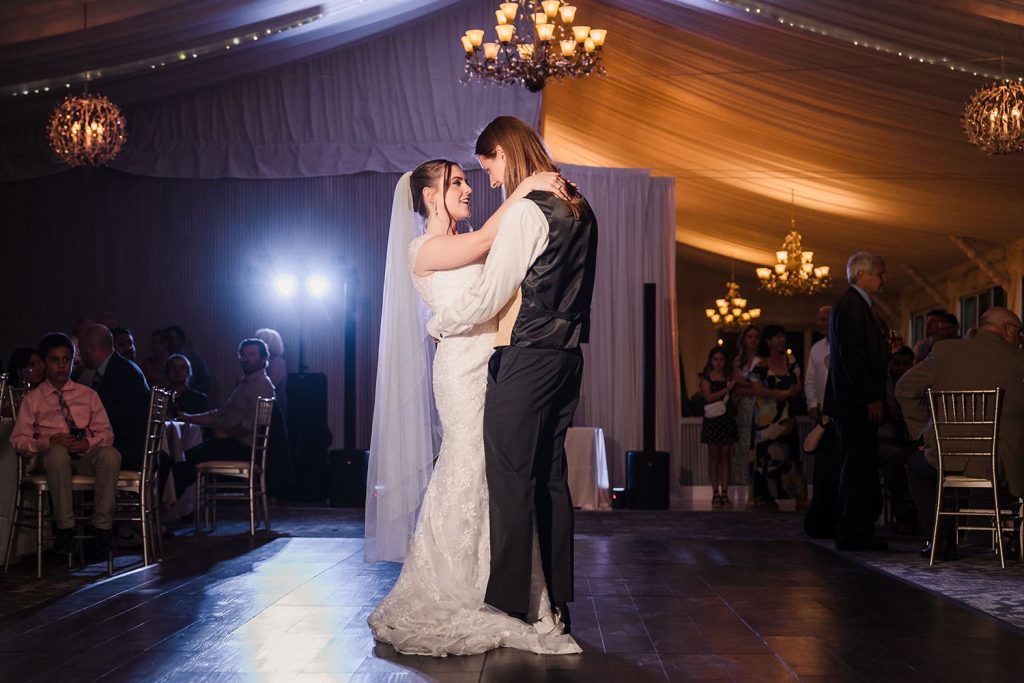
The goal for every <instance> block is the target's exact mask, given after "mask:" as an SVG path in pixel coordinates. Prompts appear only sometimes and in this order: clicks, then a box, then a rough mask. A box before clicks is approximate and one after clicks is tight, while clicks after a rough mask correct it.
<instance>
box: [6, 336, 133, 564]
mask: <svg viewBox="0 0 1024 683" xmlns="http://www.w3.org/2000/svg"><path fill="white" fill-rule="evenodd" d="M39 355H40V356H41V357H42V358H43V365H44V373H45V380H44V381H43V383H42V384H40V385H39V386H38V387H36V388H35V389H33V390H32V391H31V392H29V394H28V395H27V396H25V398H24V399H23V400H22V403H21V408H20V409H19V411H18V419H17V421H16V422H15V424H14V431H13V432H12V433H11V443H12V444H13V445H14V447H15V448H16V449H17V450H18V451H21V452H22V453H27V454H29V455H30V456H31V457H32V460H31V462H30V464H29V469H31V468H33V467H34V466H35V465H36V464H37V463H38V464H39V465H41V466H42V469H43V472H44V473H45V474H46V482H47V484H48V485H49V489H50V498H51V500H52V501H53V507H54V513H55V514H54V516H55V517H56V520H57V536H56V537H55V539H54V543H53V549H54V551H55V552H58V553H68V552H71V550H72V541H73V536H74V526H75V511H74V507H73V504H72V496H71V477H72V474H82V475H92V476H95V478H96V491H95V508H94V510H93V516H92V525H93V526H94V527H95V528H96V532H97V539H98V540H99V544H100V547H101V548H102V549H104V550H106V549H108V548H110V547H111V543H112V536H111V533H110V528H111V522H112V518H113V514H114V502H115V496H116V494H117V478H118V476H119V474H120V472H121V454H120V453H118V452H117V449H115V448H114V447H113V446H112V445H111V444H113V443H114V432H113V430H111V428H110V420H109V419H108V418H107V413H106V411H105V410H104V409H103V403H102V402H101V401H100V397H99V395H97V394H96V392H95V391H93V390H92V389H90V388H89V387H86V386H83V385H81V384H77V383H75V382H73V381H72V380H71V379H70V377H71V368H72V359H73V358H74V346H73V345H72V342H71V338H70V337H68V336H67V335H66V334H62V333H60V332H54V333H51V334H48V335H46V336H45V337H43V339H42V341H40V342H39Z"/></svg>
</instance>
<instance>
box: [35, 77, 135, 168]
mask: <svg viewBox="0 0 1024 683" xmlns="http://www.w3.org/2000/svg"><path fill="white" fill-rule="evenodd" d="M124 124H125V121H124V116H123V115H122V114H121V110H120V109H118V107H117V105H116V104H114V103H113V102H111V101H110V100H108V99H107V98H106V97H103V96H102V95H90V94H89V93H88V92H85V93H83V94H82V95H68V96H67V97H66V98H64V101H63V102H61V103H60V104H59V105H58V106H57V108H56V109H54V110H53V113H52V114H51V115H50V123H49V138H50V147H51V148H52V149H53V152H54V154H56V155H57V158H59V159H60V160H61V161H63V162H64V163H66V164H68V165H69V166H103V165H104V164H106V163H108V162H110V161H111V160H112V159H113V158H114V157H116V156H117V154H118V152H120V151H121V146H122V145H124V141H125V132H124Z"/></svg>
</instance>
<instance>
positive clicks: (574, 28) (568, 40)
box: [462, 0, 608, 92]
mask: <svg viewBox="0 0 1024 683" xmlns="http://www.w3.org/2000/svg"><path fill="white" fill-rule="evenodd" d="M494 14H495V17H496V19H497V25H495V27H494V31H495V33H496V34H497V42H484V35H485V32H484V31H483V30H482V29H471V30H469V31H466V34H465V35H464V36H462V47H463V49H465V51H466V67H465V72H464V75H463V77H462V81H463V82H464V83H466V82H472V81H479V82H484V83H497V84H499V85H522V86H525V87H526V89H527V90H529V91H530V92H539V91H540V90H542V89H543V88H544V84H545V83H546V82H547V81H548V80H550V79H553V78H554V79H558V78H581V77H584V76H590V75H591V74H594V75H598V76H603V75H604V73H605V69H604V65H603V64H602V63H601V53H602V49H603V47H604V41H605V38H606V37H607V35H608V32H607V31H606V30H604V29H599V28H591V27H590V26H583V25H579V24H575V23H574V22H575V21H576V7H575V6H573V5H570V4H569V3H568V2H566V1H565V0H543V1H541V0H518V2H503V3H501V5H500V6H499V8H498V9H497V10H496V11H495V13H494Z"/></svg>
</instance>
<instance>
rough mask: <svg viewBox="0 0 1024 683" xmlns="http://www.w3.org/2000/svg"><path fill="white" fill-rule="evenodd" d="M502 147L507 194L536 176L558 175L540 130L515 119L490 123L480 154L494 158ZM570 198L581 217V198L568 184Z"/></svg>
mask: <svg viewBox="0 0 1024 683" xmlns="http://www.w3.org/2000/svg"><path fill="white" fill-rule="evenodd" d="M498 147H501V150H502V151H503V152H504V153H505V178H504V183H503V184H504V185H505V188H506V193H507V194H511V193H512V192H513V191H514V190H515V189H516V188H517V187H519V184H520V183H522V182H523V181H524V180H526V179H527V178H528V177H529V176H531V175H533V174H534V173H542V172H545V171H553V172H555V173H558V166H555V162H554V161H552V160H551V155H549V154H548V151H547V149H546V148H545V147H544V141H543V140H541V139H540V136H539V135H537V131H535V130H534V129H533V128H531V127H530V126H529V125H527V124H526V122H525V121H520V120H519V119H517V118H515V117H514V116H499V117H498V118H496V119H494V120H493V121H491V122H490V123H489V124H487V127H486V128H484V129H483V132H481V133H480V136H479V137H478V138H477V139H476V152H475V153H476V155H477V156H478V157H486V158H488V159H493V158H494V157H496V156H497V155H498ZM565 190H566V192H567V193H568V195H569V199H568V200H567V203H568V204H569V207H570V208H571V209H572V212H573V215H574V216H576V217H579V204H580V196H579V194H577V192H576V187H575V186H574V185H573V184H572V183H566V184H565Z"/></svg>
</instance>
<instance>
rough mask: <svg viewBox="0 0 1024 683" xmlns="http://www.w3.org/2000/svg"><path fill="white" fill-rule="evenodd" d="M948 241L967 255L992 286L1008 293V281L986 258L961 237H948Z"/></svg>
mask: <svg viewBox="0 0 1024 683" xmlns="http://www.w3.org/2000/svg"><path fill="white" fill-rule="evenodd" d="M949 239H950V240H951V241H952V242H953V244H955V245H956V246H957V247H959V248H960V251H962V252H964V254H966V255H967V258H969V259H970V260H971V261H973V262H974V264H975V265H976V266H978V268H979V269H981V272H983V273H985V275H987V276H988V277H989V279H990V280H992V282H993V283H994V284H996V285H999V286H1000V287H1002V288H1003V289H1004V290H1005V291H1007V292H1009V291H1010V286H1009V282H1010V279H1009V278H1008V277H1006V276H1005V275H1004V274H1003V273H1000V272H999V271H998V270H997V269H996V267H995V266H994V265H992V262H991V261H989V260H988V258H986V257H985V256H984V255H982V254H979V253H978V250H977V249H975V248H974V247H972V246H971V245H970V243H968V242H967V240H965V239H964V238H963V237H958V236H957V235H950V236H949Z"/></svg>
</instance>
